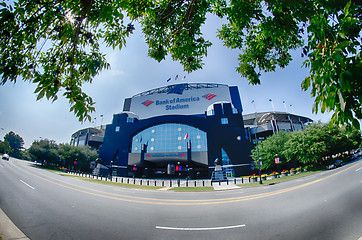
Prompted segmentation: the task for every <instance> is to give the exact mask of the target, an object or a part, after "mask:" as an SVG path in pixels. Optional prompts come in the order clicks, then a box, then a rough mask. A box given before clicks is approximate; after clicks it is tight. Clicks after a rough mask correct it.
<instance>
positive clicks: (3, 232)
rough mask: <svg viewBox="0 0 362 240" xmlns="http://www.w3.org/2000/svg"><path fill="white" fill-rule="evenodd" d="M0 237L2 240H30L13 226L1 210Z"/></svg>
mask: <svg viewBox="0 0 362 240" xmlns="http://www.w3.org/2000/svg"><path fill="white" fill-rule="evenodd" d="M0 236H1V239H2V240H17V239H19V240H30V239H29V238H28V237H27V236H25V234H24V233H23V232H22V231H21V230H20V229H19V228H18V227H17V226H15V224H14V223H13V222H12V221H11V220H10V219H9V218H8V216H7V215H6V214H5V213H4V211H3V210H2V209H1V208H0Z"/></svg>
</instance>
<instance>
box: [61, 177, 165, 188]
mask: <svg viewBox="0 0 362 240" xmlns="http://www.w3.org/2000/svg"><path fill="white" fill-rule="evenodd" d="M60 175H61V176H67V177H74V178H78V179H81V180H84V181H88V182H94V183H100V184H105V185H111V186H116V187H125V188H137V189H148V190H157V189H160V188H162V187H159V186H144V185H134V184H127V183H117V182H108V181H101V180H97V179H91V178H87V177H81V176H74V175H70V174H62V173H60Z"/></svg>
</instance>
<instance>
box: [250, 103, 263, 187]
mask: <svg viewBox="0 0 362 240" xmlns="http://www.w3.org/2000/svg"><path fill="white" fill-rule="evenodd" d="M251 103H253V104H254V109H255V123H256V128H255V130H254V135H255V142H256V154H257V158H258V164H259V183H260V184H263V181H262V180H261V162H260V158H259V146H258V137H257V135H256V132H257V130H258V127H259V125H258V121H257V119H256V118H257V116H256V107H255V101H254V100H253V101H252V102H251Z"/></svg>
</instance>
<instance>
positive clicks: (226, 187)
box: [212, 182, 240, 191]
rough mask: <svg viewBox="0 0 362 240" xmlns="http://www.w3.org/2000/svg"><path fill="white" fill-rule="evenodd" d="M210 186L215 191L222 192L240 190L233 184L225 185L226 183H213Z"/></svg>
mask: <svg viewBox="0 0 362 240" xmlns="http://www.w3.org/2000/svg"><path fill="white" fill-rule="evenodd" d="M212 186H213V187H214V190H215V191H224V190H232V189H238V188H240V187H239V186H237V185H235V184H227V183H226V182H221V183H220V185H219V184H218V183H213V185H212Z"/></svg>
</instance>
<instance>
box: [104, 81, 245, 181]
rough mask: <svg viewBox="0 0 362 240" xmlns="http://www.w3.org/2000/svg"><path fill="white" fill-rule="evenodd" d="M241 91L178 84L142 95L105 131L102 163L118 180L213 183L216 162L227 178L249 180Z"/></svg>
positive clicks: (128, 101)
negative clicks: (169, 169)
mask: <svg viewBox="0 0 362 240" xmlns="http://www.w3.org/2000/svg"><path fill="white" fill-rule="evenodd" d="M242 111H243V109H242V104H241V100H240V95H239V91H238V88H237V87H235V86H227V85H222V84H210V83H199V84H196V83H195V84H187V83H183V84H176V85H169V86H166V87H161V88H157V89H152V90H149V91H146V92H142V93H139V94H137V95H135V96H133V97H131V98H127V99H125V101H124V106H123V111H122V112H121V113H118V114H114V116H113V121H112V123H111V124H109V125H107V126H106V130H105V135H104V140H103V145H102V147H101V148H100V151H99V154H100V158H101V161H102V162H103V163H105V164H109V165H111V166H112V168H113V170H117V175H119V176H134V177H142V176H146V177H148V178H164V177H169V176H168V175H167V167H168V166H169V165H173V166H175V168H176V171H177V172H176V175H175V176H177V177H184V178H186V177H190V178H210V177H211V174H212V172H213V170H214V167H215V165H214V162H215V160H216V159H219V160H220V159H222V163H223V165H224V169H226V170H227V173H228V175H229V176H241V175H247V174H248V173H249V172H250V167H249V166H245V165H247V164H249V163H250V162H251V158H250V156H249V155H250V150H251V148H252V143H251V142H250V140H249V139H248V135H249V134H248V132H247V131H246V130H245V128H244V121H243V116H242Z"/></svg>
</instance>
